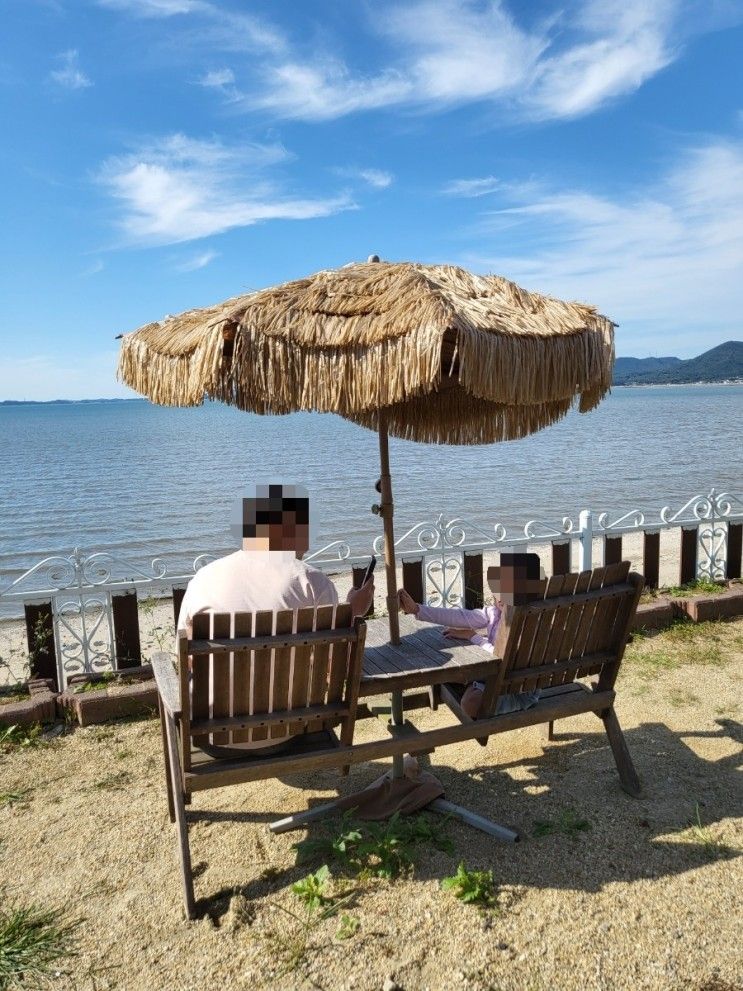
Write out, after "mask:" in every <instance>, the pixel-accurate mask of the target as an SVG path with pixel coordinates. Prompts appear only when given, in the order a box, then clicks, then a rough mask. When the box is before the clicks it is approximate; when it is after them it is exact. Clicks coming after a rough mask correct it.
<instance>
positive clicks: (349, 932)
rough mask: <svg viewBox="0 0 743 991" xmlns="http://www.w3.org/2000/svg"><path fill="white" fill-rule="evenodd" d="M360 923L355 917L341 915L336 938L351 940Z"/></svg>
mask: <svg viewBox="0 0 743 991" xmlns="http://www.w3.org/2000/svg"><path fill="white" fill-rule="evenodd" d="M360 927H361V923H360V922H359V920H358V919H357V918H356V916H355V915H342V916H341V919H340V925H339V926H338V931H337V932H336V934H335V935H336V936H337V938H338V939H351V938H352V937H353V936H355V935H356V933H357V932H358V931H359V929H360Z"/></svg>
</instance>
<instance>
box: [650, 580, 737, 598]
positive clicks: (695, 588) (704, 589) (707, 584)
mask: <svg viewBox="0 0 743 991" xmlns="http://www.w3.org/2000/svg"><path fill="white" fill-rule="evenodd" d="M724 590H725V583H724V582H712V581H710V580H709V579H708V578H699V579H697V580H696V581H693V582H687V583H686V584H685V585H671V586H670V587H669V588H666V589H664V592H665V594H666V595H672V596H673V597H674V598H679V599H681V598H687V597H688V596H689V595H700V594H701V595H713V594H714V593H716V592H723V591H724Z"/></svg>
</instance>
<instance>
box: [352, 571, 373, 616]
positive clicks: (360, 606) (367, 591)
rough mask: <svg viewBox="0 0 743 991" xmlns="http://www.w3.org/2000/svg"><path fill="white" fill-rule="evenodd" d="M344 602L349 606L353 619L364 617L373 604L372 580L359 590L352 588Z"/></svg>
mask: <svg viewBox="0 0 743 991" xmlns="http://www.w3.org/2000/svg"><path fill="white" fill-rule="evenodd" d="M346 602H348V603H349V605H350V606H351V614H352V616H353V617H354V619H355V618H356V617H357V616H366V614H367V613H368V612H369V609H370V608H371V606H372V604H373V602H374V579H373V578H370V579H369V581H368V582H366V584H365V585H362V586H361V588H352V589H351V590H350V592H349V593H348V595H347V596H346Z"/></svg>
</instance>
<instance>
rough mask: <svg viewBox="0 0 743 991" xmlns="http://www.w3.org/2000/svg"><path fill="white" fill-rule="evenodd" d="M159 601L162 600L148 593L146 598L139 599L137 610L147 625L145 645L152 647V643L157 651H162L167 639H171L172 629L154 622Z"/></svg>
mask: <svg viewBox="0 0 743 991" xmlns="http://www.w3.org/2000/svg"><path fill="white" fill-rule="evenodd" d="M159 601H162V600H158V599H156V598H155V596H154V595H150V596H148V597H147V598H146V599H140V602H139V611H140V612H141V613H142V615H143V616H144V618H145V620H146V621H147V624H148V625H149V636H150V639H149V640H148V641H147V642H146V644H145V647H152V646H153V645H154V646H156V647H157V649H158V651H163V650H165V649H166V646H167V644H168V641H170V640H171V639H172V629H169V628H168V627H167V626H163V625H162V624H161V623H155V612H156V609H157V605H158V602H159Z"/></svg>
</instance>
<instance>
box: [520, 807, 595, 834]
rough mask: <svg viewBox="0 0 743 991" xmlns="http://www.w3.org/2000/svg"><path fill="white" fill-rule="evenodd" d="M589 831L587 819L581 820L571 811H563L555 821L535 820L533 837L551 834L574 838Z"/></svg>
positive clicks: (589, 826) (589, 825)
mask: <svg viewBox="0 0 743 991" xmlns="http://www.w3.org/2000/svg"><path fill="white" fill-rule="evenodd" d="M588 829H591V823H590V822H589V821H588V820H587V819H581V818H580V817H579V816H578V815H576V813H575V812H573V811H572V809H564V810H563V811H562V812H561V813H560V815H559V816H558V817H557V819H556V820H553V819H535V820H534V832H533V835H534V836H550V835H551V834H552V833H562V834H563V835H564V836H570V837H573V838H575V837H576V836H577V835H578V833H583V832H585V831H586V830H588Z"/></svg>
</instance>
